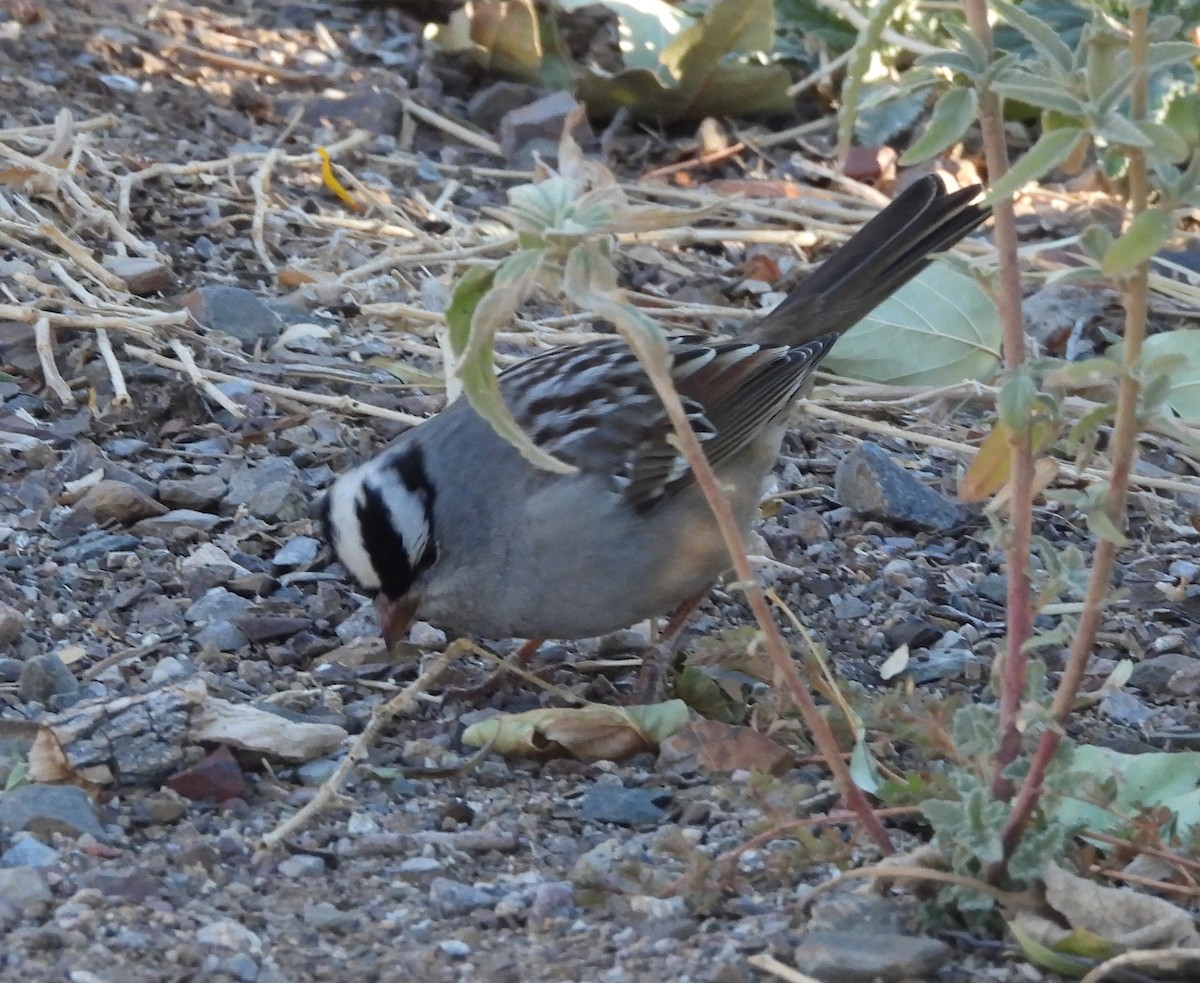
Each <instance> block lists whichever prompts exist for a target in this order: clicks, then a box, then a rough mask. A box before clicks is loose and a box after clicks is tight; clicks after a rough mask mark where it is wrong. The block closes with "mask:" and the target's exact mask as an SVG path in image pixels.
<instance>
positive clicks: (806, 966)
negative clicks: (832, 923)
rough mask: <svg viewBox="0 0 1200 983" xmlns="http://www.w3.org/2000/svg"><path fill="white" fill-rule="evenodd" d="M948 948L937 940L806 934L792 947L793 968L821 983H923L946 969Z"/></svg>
mask: <svg viewBox="0 0 1200 983" xmlns="http://www.w3.org/2000/svg"><path fill="white" fill-rule="evenodd" d="M950 953H951V950H950V947H949V946H948V945H946V943H944V942H940V941H938V940H937V939H929V938H922V937H918V936H912V935H889V934H887V933H881V932H870V931H859V932H838V931H818V932H810V933H809V934H808V935H807V936H806V937H805V938H804V940H803V941H802V942H801V943H800V944H799V945H798V946H796V953H795V959H796V967H797V968H798V969H800V970H801V971H802V972H804V973H808V974H809V975H811V976H815V977H817V978H818V979H820V980H822V981H823V983H874V981H877V980H883V981H890V980H902V979H913V978H915V979H927V978H929V976H930V974H932V973H934V972H936V971H937V970H938V969H941V968H942V967H943V966H945V965H946V962H947V960H948V959H949V958H950Z"/></svg>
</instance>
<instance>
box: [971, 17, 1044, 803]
mask: <svg viewBox="0 0 1200 983" xmlns="http://www.w3.org/2000/svg"><path fill="white" fill-rule="evenodd" d="M963 8H964V10H965V12H966V15H967V23H968V24H969V25H970V27H971V31H972V33H973V34H974V35H975V38H976V40H978V41H979V43H980V44H982V45H983V46H984V47H985V48H986V49H987V51H988V53H989V54H990V53H991V52H992V51H993V50H994V45H993V42H992V29H991V26H990V25H989V24H988V18H987V2H986V0H963ZM979 126H980V129H981V131H982V133H983V150H984V156H985V157H986V159H987V167H988V179H989V180H990V181H993V182H995V181H997V180H998V179H999V178H1000V177H1002V176H1003V175H1004V173H1005V172H1006V171H1007V170H1008V145H1007V143H1006V142H1005V138H1004V116H1003V110H1002V106H1001V103H1000V98H999V96H997V95H996V93H995V92H993V91H991V90H990V89H988V88H986V87H985V88H984V89H983V90H982V91H980V93H979ZM994 209H995V226H994V232H993V235H994V237H995V242H996V252H997V254H998V255H999V261H1000V290H999V296H998V297H997V298H996V306H997V309H998V311H999V314H1000V323H1001V325H1002V328H1003V332H1004V364H1005V366H1006V367H1007V368H1008V369H1009V370H1010V371H1012V370H1014V369H1019V368H1020V367H1021V366H1022V365H1024V363H1025V347H1026V346H1025V322H1024V319H1023V318H1022V316H1021V270H1020V266H1019V265H1018V261H1017V223H1016V217H1015V215H1014V214H1013V205H1012V201H1011V200H1009V199H1007V198H1006V199H1004V200H1002V201H997V202H995V203H994ZM1011 454H1012V464H1011V466H1010V474H1011V475H1012V479H1011V480H1012V497H1011V499H1010V502H1011V504H1010V506H1009V515H1010V520H1009V529H1008V541H1007V544H1006V546H1005V572H1006V574H1007V577H1008V594H1007V598H1006V604H1005V607H1006V611H1007V618H1008V625H1007V628H1008V631H1007V635H1006V639H1005V649H1004V655H1003V658H1002V662H1001V666H1000V743H999V745H998V746H997V748H996V756H995V759H994V761H993V767H992V782H991V789H992V795H993V796H995V797H996V798H997V799H1007V798H1010V797H1011V796H1012V792H1013V789H1012V784H1011V782H1009V780H1008V779H1007V778H1005V777H1004V771H1005V769H1007V768H1008V766H1009V765H1010V764H1012V762H1013V761H1014V760H1015V759H1016V757H1017V755H1018V754H1019V753H1020V750H1021V733H1020V730H1019V729H1018V727H1017V712H1018V710H1019V709H1020V706H1021V699H1022V697H1024V695H1025V681H1026V678H1027V676H1028V672H1029V663H1028V656H1027V655H1026V654H1025V643H1026V642H1027V641H1028V640H1029V638H1030V637H1031V636H1032V634H1033V596H1032V586H1031V584H1030V579H1029V561H1030V555H1031V552H1032V543H1033V447H1032V442H1031V434H1030V430H1029V427H1022V428H1020V429H1019V430H1015V431H1014V432H1013V436H1012V451H1011Z"/></svg>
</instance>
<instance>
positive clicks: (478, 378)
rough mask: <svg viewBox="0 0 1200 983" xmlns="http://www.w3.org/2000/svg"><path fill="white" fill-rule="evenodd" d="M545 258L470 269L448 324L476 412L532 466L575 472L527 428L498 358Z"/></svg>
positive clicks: (515, 258)
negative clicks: (508, 398) (503, 389)
mask: <svg viewBox="0 0 1200 983" xmlns="http://www.w3.org/2000/svg"><path fill="white" fill-rule="evenodd" d="M544 255H545V254H544V252H543V251H542V250H540V249H524V250H521V251H520V252H518V253H514V254H513V255H512V256H510V257H509V258H508V259H506V260H505V261H504V262H503V263H501V264H500V266H499V267H498V268H497V269H496V270H495V271H494V272H492V271H487V270H481V269H480V268H479V267H475V268H474V269H472V270H470V271H468V273H467V274H466V275H465V276H464V277H463V278H462V280H461V281H460V282H459V285H458V287H457V288H456V289H455V291H454V296H453V298H451V301H450V306H449V308H448V309H447V310H446V323H447V325H448V326H449V329H450V330H449V338H450V347H451V350H452V351H453V352H454V355H455V358H456V359H457V361H458V367H457V373H458V376H459V378H460V379H462V384H463V394H464V395H465V396H466V398H467V399H468V400H470V402H471V407H472V408H473V409H474V410H475V412H476V413H478V414H479V415H480V416H481V417H483V418H484V419H485V420H487V422H488V423H490V424H491V425H492V429H494V430H495V431H496V433H497V434H499V435H500V436H501V437H503V438H504V439H505V440H507V441H508V442H509V443H510V444H512V445H513V447H515V448H516V449H517V450H518V451H520V452H521V456H522V457H524V458H525V459H526V460H527V461H529V462H530V463H531V464H534V465H536V466H537V467H539V468H544V469H545V470H547V471H554V472H557V473H559V474H572V473H573V472H574V471H575V468H574V467H572V466H571V465H569V464H565V463H563V462H562V461H560V460H559V459H558V458H556V457H554V456H553V455H551V454H547V453H546V452H545V451H543V450H542V449H541V448H540V447H538V446H537V445H536V444H535V443H534V442H533V441H532V440H530V439H529V436H528V434H526V433H525V431H524V430H522V429H521V426H520V424H518V423H517V421H516V419H515V418H514V417H513V415H512V411H511V410H510V409H509V408H508V404H507V403H505V402H504V397H503V395H501V393H500V384H499V382H498V381H497V379H496V368H495V364H494V359H493V355H492V339H493V338H494V337H495V335H496V331H497V330H498V329H499V328H501V327H503V326H504V325H506V324H508V322H509V321H510V320H511V319H512V316H513V314H514V313H515V312H516V310H517V308H518V307H519V306H520V305H521V302H522V301H523V300H524V299H525V298H526V297H527V296H529V292H530V291H531V290H532V289H533V285H534V283H536V282H537V277H538V274H539V273H540V272H541V270H542V262H543V259H544Z"/></svg>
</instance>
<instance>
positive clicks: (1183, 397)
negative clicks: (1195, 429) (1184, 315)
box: [1142, 328, 1200, 423]
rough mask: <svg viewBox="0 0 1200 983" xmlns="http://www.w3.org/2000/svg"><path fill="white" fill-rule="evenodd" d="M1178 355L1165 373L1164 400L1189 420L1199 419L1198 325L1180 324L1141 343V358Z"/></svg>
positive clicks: (1199, 340)
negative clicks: (1182, 326)
mask: <svg viewBox="0 0 1200 983" xmlns="http://www.w3.org/2000/svg"><path fill="white" fill-rule="evenodd" d="M1171 355H1175V356H1182V359H1181V361H1179V362H1178V363H1177V364H1176V366H1175V367H1174V368H1172V369H1171V370H1170V371H1168V373H1167V377H1168V379H1169V380H1170V386H1169V387H1168V389H1167V395H1166V397H1165V402H1166V404H1167V405H1168V406H1169V407H1170V408H1171V409H1172V410H1174V411H1175V412H1176V413H1178V414H1179V416H1180V417H1181V418H1183V419H1184V420H1186V421H1187V422H1189V423H1200V329H1197V328H1180V329H1179V330H1177V331H1164V332H1162V333H1161V334H1156V335H1151V336H1150V337H1149V338H1147V339H1146V341H1145V343H1144V345H1143V347H1142V358H1143V359H1151V358H1154V359H1158V358H1165V357H1167V356H1171Z"/></svg>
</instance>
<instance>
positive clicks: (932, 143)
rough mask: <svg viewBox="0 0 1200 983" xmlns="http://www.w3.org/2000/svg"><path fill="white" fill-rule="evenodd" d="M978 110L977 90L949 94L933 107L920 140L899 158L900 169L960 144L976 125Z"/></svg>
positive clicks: (959, 89)
mask: <svg viewBox="0 0 1200 983" xmlns="http://www.w3.org/2000/svg"><path fill="white" fill-rule="evenodd" d="M978 109H979V98H978V96H977V95H976V94H975V90H974V89H968V88H953V89H950V90H948V91H947V92H946V93H944V94H943V95H942V97H941V98H940V99H938V101H937V103H936V104H935V105H934V107H933V114H932V115H931V116H930V118H929V125H928V126H927V127H926V128H925V132H924V133H923V134H921V138H920V139H919V140H918V141H917V142H916V143H914V144H913V145H912V146H911V147H909V148H908V150H906V151H905V152H904V153H903V154H902V155H901V156H900V163H901V165H903V166H906V167H907V166H908V165H910V164H917V163H920V162H921V161H923V160H928V159H929V158H930V157H934V156H936V155H937V154H940V153H941V152H942V151H943V150H945V149H946V148H947V147H950V146H952V145H953V144H955V143H957V142H958V141H959V140H960V139H962V135H963V134H964V133H966V132H967V127H968V126H970V125H971V123H972V122H974V120H975V117H976V114H977V112H978Z"/></svg>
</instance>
